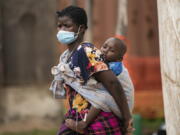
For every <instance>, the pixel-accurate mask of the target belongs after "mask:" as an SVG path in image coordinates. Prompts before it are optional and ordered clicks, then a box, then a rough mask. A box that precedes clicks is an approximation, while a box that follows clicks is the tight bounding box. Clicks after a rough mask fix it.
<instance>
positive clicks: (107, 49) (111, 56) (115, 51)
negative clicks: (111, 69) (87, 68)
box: [100, 38, 120, 62]
mask: <svg viewBox="0 0 180 135" xmlns="http://www.w3.org/2000/svg"><path fill="white" fill-rule="evenodd" d="M100 50H101V52H102V53H103V54H104V56H105V59H106V61H107V62H113V61H118V60H119V54H120V48H119V45H118V43H117V42H116V41H115V40H114V39H113V38H109V39H107V40H106V41H105V42H104V44H103V45H102V46H101V49H100Z"/></svg>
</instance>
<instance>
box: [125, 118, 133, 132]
mask: <svg viewBox="0 0 180 135" xmlns="http://www.w3.org/2000/svg"><path fill="white" fill-rule="evenodd" d="M134 130H135V129H134V128H133V119H130V120H129V121H127V122H125V135H132V133H133V131H134Z"/></svg>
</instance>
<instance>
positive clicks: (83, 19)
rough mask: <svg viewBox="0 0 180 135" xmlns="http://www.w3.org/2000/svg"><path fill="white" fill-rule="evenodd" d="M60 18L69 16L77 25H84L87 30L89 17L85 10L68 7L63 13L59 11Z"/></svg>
mask: <svg viewBox="0 0 180 135" xmlns="http://www.w3.org/2000/svg"><path fill="white" fill-rule="evenodd" d="M56 13H57V16H58V17H63V16H68V17H70V18H71V19H72V21H73V22H74V23H75V24H77V25H82V24H84V26H85V28H86V29H87V28H88V27H87V15H86V12H85V10H84V9H83V8H80V7H76V6H68V7H66V8H64V9H63V10H61V11H57V12H56Z"/></svg>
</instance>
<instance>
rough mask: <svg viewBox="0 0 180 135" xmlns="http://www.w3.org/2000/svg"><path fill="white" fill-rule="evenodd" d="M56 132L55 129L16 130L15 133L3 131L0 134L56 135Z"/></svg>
mask: <svg viewBox="0 0 180 135" xmlns="http://www.w3.org/2000/svg"><path fill="white" fill-rule="evenodd" d="M56 132H57V129H51V130H47V131H44V130H43V131H42V130H32V131H29V132H17V133H11V132H5V133H0V135H56Z"/></svg>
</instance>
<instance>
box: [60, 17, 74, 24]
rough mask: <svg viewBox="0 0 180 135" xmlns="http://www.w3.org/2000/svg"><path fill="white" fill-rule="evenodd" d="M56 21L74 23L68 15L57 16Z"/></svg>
mask: <svg viewBox="0 0 180 135" xmlns="http://www.w3.org/2000/svg"><path fill="white" fill-rule="evenodd" d="M58 22H63V23H64V22H66V23H67V22H68V23H74V22H73V20H72V19H71V18H70V17H69V16H61V17H58Z"/></svg>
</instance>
